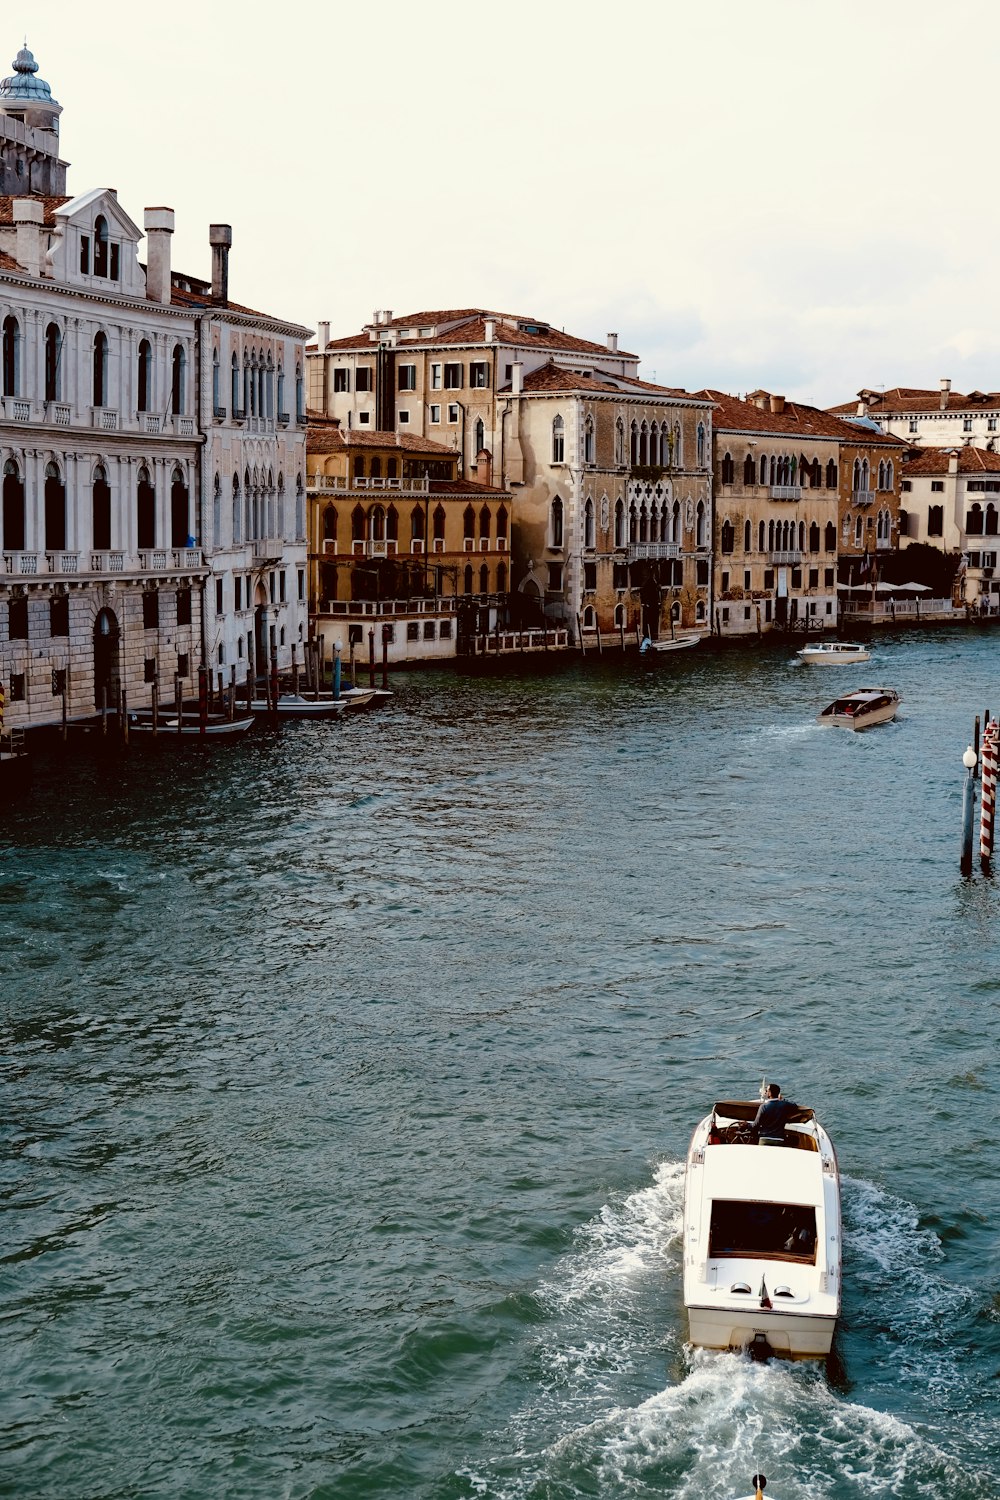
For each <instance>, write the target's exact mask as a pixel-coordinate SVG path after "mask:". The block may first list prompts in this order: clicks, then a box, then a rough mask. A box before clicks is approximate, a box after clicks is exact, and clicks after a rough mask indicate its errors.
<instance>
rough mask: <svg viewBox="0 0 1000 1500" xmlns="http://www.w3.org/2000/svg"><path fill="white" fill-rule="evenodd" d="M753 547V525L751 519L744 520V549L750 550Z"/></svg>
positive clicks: (745, 550)
mask: <svg viewBox="0 0 1000 1500" xmlns="http://www.w3.org/2000/svg"><path fill="white" fill-rule="evenodd" d="M752 548H753V527H752V525H751V524H750V521H749V520H746V521H744V522H743V551H744V552H750V551H751V550H752Z"/></svg>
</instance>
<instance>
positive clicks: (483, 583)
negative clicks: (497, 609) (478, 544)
mask: <svg viewBox="0 0 1000 1500" xmlns="http://www.w3.org/2000/svg"><path fill="white" fill-rule="evenodd" d="M489 591H490V570H489V567H488V566H487V564H486V563H483V564H482V566H481V567H480V569H479V592H480V593H481V594H488V593H489Z"/></svg>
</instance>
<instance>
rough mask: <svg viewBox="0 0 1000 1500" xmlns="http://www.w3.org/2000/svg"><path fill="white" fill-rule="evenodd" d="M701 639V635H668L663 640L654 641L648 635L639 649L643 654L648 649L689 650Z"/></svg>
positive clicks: (658, 650)
mask: <svg viewBox="0 0 1000 1500" xmlns="http://www.w3.org/2000/svg"><path fill="white" fill-rule="evenodd" d="M700 640H701V636H700V635H674V636H669V635H668V636H666V637H665V638H664V639H663V640H662V641H653V640H650V638H649V636H648V635H647V636H645V637H644V638H643V640H642V642H641V644H640V646H639V651H640V653H641V654H642V655H645V653H646V652H647V651H657V652H660V651H687V650H689V649H690V647H692V646H697V644H698V642H699V641H700Z"/></svg>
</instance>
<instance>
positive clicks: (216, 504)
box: [212, 474, 222, 547]
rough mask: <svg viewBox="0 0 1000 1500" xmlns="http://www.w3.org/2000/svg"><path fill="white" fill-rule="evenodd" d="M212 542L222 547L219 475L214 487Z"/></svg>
mask: <svg viewBox="0 0 1000 1500" xmlns="http://www.w3.org/2000/svg"><path fill="white" fill-rule="evenodd" d="M212 542H213V545H214V546H216V547H221V546H222V480H221V479H220V478H219V476H218V474H216V476H215V482H214V484H213V485H212Z"/></svg>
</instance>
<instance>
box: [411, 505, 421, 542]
mask: <svg viewBox="0 0 1000 1500" xmlns="http://www.w3.org/2000/svg"><path fill="white" fill-rule="evenodd" d="M423 539H424V508H423V506H422V505H414V506H413V508H412V510H411V511H410V540H411V541H414V542H422V541H423Z"/></svg>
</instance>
